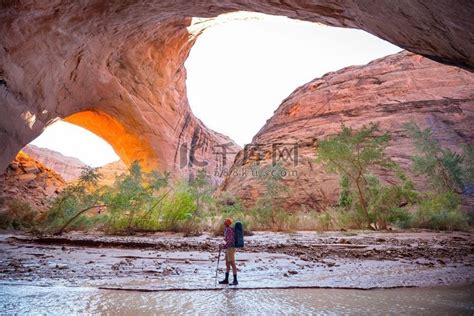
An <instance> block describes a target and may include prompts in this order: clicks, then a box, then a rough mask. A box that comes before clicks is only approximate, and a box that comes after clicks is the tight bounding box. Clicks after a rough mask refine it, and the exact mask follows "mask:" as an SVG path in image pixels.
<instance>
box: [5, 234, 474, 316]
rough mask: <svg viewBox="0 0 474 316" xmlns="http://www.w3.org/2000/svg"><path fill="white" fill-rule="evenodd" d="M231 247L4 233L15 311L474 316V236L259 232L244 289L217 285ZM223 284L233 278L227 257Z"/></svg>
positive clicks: (242, 270) (156, 238)
mask: <svg viewBox="0 0 474 316" xmlns="http://www.w3.org/2000/svg"><path fill="white" fill-rule="evenodd" d="M221 240H222V238H221V237H214V236H212V235H209V234H203V235H200V236H195V237H184V236H182V235H179V234H166V233H156V234H142V235H136V236H108V235H103V234H99V233H96V234H86V235H85V234H81V233H69V234H66V235H64V236H60V237H57V236H42V237H36V236H32V235H27V234H19V233H12V232H3V234H0V248H1V250H2V252H1V254H0V284H1V285H0V286H1V291H0V307H1V311H2V312H6V313H14V312H19V313H53V314H55V313H65V312H67V313H102V312H104V313H120V314H134V315H135V314H141V313H142V314H146V313H150V312H153V313H158V314H183V313H184V314H186V313H189V314H196V313H197V314H224V313H230V314H249V313H250V314H278V313H290V314H291V313H294V314H309V313H318V312H321V313H348V312H351V313H355V314H362V313H365V312H369V313H370V312H372V313H375V312H377V311H379V312H380V311H384V312H387V313H396V314H400V313H402V314H407V313H410V314H425V313H426V314H429V313H430V311H437V312H439V313H456V314H464V313H465V314H472V313H473V312H474V305H473V304H474V300H473V294H472V293H474V283H473V280H474V240H473V235H472V233H469V232H456V233H435V232H427V231H418V232H394V233H376V232H350V233H347V232H328V233H315V232H295V233H269V232H261V233H255V234H254V235H253V236H247V237H246V246H245V248H243V249H239V251H238V252H237V255H236V257H237V265H238V267H239V282H240V283H239V285H238V286H237V287H235V288H234V287H228V286H222V285H216V284H215V282H216V279H215V275H216V268H217V267H218V262H217V258H218V251H217V248H218V247H217V246H218V244H219V243H221ZM219 258H220V262H219V267H218V274H219V278H222V276H223V268H224V263H223V255H221V256H220V257H219Z"/></svg>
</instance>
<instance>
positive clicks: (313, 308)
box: [0, 284, 474, 315]
mask: <svg viewBox="0 0 474 316" xmlns="http://www.w3.org/2000/svg"><path fill="white" fill-rule="evenodd" d="M473 293H474V285H470V286H464V287H436V288H404V289H386V290H369V291H364V290H338V289H330V290H329V289H272V290H231V289H223V290H218V291H192V292H179V291H172V292H134V291H132V292H130V291H115V290H99V289H95V288H84V287H39V286H30V285H9V284H2V285H0V313H1V314H4V313H15V314H16V313H20V314H49V315H51V314H62V315H65V314H77V313H107V314H122V315H138V314H150V313H152V314H166V315H174V314H200V315H222V314H231V315H232V314H258V315H262V314H265V315H275V314H298V315H301V314H314V313H319V314H367V313H370V314H374V313H376V314H404V315H406V314H417V315H418V314H421V315H423V314H427V315H428V314H431V315H434V314H436V315H440V314H451V315H452V314H466V315H472V314H474V294H473Z"/></svg>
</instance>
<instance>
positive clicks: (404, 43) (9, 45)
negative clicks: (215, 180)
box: [0, 0, 474, 174]
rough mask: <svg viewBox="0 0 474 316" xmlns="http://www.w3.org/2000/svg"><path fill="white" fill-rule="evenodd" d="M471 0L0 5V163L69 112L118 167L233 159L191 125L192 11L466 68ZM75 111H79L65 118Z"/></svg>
mask: <svg viewBox="0 0 474 316" xmlns="http://www.w3.org/2000/svg"><path fill="white" fill-rule="evenodd" d="M473 6H474V4H473V3H471V2H469V1H422V0H418V1H409V2H400V1H388V0H387V1H370V2H369V1H352V0H351V1H349V0H347V1H316V2H315V1H309V0H306V1H293V0H289V1H284V2H280V1H229V0H228V1H225V0H224V1H189V0H179V1H176V0H172V1H171V0H164V1H163V0H160V1H158V0H155V1H141V2H139V1H126V2H124V1H101V0H100V1H99V0H95V1H94V0H92V1H86V2H84V1H73V2H62V1H47V2H41V1H36V2H34V1H3V2H2V3H1V4H0V32H1V34H2V36H1V38H0V107H1V115H0V148H1V151H0V169H2V170H4V169H5V168H6V167H7V165H8V163H9V162H10V161H11V160H12V159H13V158H14V157H15V155H16V154H17V152H18V151H19V150H20V149H21V148H22V147H23V146H25V145H26V144H28V143H29V142H30V141H32V140H33V139H34V138H35V137H37V136H38V135H39V134H40V133H41V132H42V131H43V129H44V128H45V127H46V126H47V125H48V124H51V123H52V122H53V121H54V120H56V119H57V118H67V117H71V116H72V117H71V118H70V119H69V120H71V121H74V122H75V123H77V124H78V125H81V126H84V127H86V128H90V129H91V130H93V131H94V132H95V133H97V134H99V135H100V136H102V137H104V138H106V139H107V141H108V142H110V144H111V145H112V146H113V147H114V149H115V150H116V152H117V153H119V155H120V157H121V159H122V160H123V161H125V162H130V161H131V160H134V159H137V158H138V159H142V160H143V161H142V164H144V165H145V166H148V167H150V168H158V169H160V170H168V171H171V172H174V173H183V174H187V173H189V172H190V171H192V170H195V169H196V168H201V167H206V168H208V169H209V170H210V171H211V172H212V170H215V169H218V168H222V167H226V166H230V164H231V163H232V160H233V155H232V154H231V155H227V157H226V159H224V158H223V155H220V154H219V153H218V152H220V149H219V148H220V147H219V145H223V144H227V143H228V144H229V147H230V149H231V150H229V151H235V150H236V149H238V146H236V145H235V144H234V143H233V142H232V141H231V140H230V139H229V138H227V137H226V136H224V135H221V134H219V133H216V132H214V131H212V130H210V129H209V128H207V127H206V126H205V125H204V124H203V123H202V122H201V121H199V120H198V119H197V118H196V117H195V116H194V115H193V114H192V112H191V110H190V108H189V104H188V100H187V97H186V87H185V79H186V70H185V68H184V61H185V59H186V58H187V56H188V53H189V51H190V49H191V47H192V45H193V43H194V41H195V40H196V37H197V36H198V35H199V34H200V32H201V31H202V30H203V28H205V27H206V25H208V24H206V23H199V24H195V25H191V23H192V17H198V18H214V17H216V16H218V15H220V14H222V13H228V12H234V11H238V10H246V11H255V12H261V13H266V14H275V15H286V16H288V17H291V18H296V19H302V20H308V21H314V22H321V23H325V24H328V25H334V26H343V27H353V28H360V29H363V30H366V31H368V32H370V33H372V34H375V35H377V36H379V37H381V38H384V39H386V40H388V41H391V42H392V43H394V44H397V45H399V46H400V47H404V48H406V49H408V50H411V51H413V52H417V53H419V54H422V55H425V56H429V57H431V58H433V59H435V60H438V61H441V62H444V63H449V64H454V65H457V66H459V67H464V68H467V69H471V70H472V69H473V68H474V61H473V58H474V47H473V45H472V42H473V38H472V37H473V34H474V27H473V20H472V15H471V13H472V12H473V11H474V7H473ZM200 21H201V22H202V19H201V20H200ZM315 40H317V39H315ZM78 113H87V114H85V115H84V114H79V116H78V117H75V118H74V119H73V117H74V115H78ZM88 120H91V121H88ZM102 124H103V125H102ZM106 128H110V130H109V131H105V129H106ZM119 131H122V132H123V133H124V134H123V135H122V134H119ZM127 146H129V147H130V148H124V147H127ZM216 147H217V149H216ZM216 152H217V153H216Z"/></svg>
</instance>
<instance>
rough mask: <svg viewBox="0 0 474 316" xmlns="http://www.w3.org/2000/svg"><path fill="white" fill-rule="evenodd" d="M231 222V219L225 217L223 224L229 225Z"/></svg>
mask: <svg viewBox="0 0 474 316" xmlns="http://www.w3.org/2000/svg"><path fill="white" fill-rule="evenodd" d="M231 224H232V219H231V218H226V219H225V220H224V225H227V226H230V225H231Z"/></svg>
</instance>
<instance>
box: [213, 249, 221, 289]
mask: <svg viewBox="0 0 474 316" xmlns="http://www.w3.org/2000/svg"><path fill="white" fill-rule="evenodd" d="M220 259H221V249H220V248H219V254H218V255H217V267H216V282H215V283H214V287H216V286H217V270H219V260H220Z"/></svg>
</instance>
